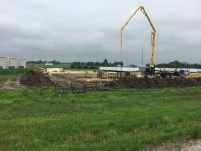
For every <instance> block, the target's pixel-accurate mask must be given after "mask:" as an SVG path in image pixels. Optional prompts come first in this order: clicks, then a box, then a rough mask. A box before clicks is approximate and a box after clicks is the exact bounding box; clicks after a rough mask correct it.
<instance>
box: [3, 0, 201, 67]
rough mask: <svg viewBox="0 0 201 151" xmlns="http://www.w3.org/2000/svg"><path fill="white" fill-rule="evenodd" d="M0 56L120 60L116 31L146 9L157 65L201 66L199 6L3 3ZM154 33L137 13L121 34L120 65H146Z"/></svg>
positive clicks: (62, 0)
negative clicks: (197, 64) (179, 63)
mask: <svg viewBox="0 0 201 151" xmlns="http://www.w3.org/2000/svg"><path fill="white" fill-rule="evenodd" d="M0 4H1V5H0V55H1V56H7V57H17V58H25V59H26V60H39V59H42V60H53V59H56V60H60V61H65V62H72V61H84V62H85V61H99V62H102V61H103V60H104V59H108V61H109V62H116V61H120V35H119V34H120V28H121V27H122V26H123V25H124V24H125V22H126V21H127V19H128V18H129V17H130V16H131V15H132V13H133V12H134V11H135V10H136V9H137V8H138V7H139V6H144V8H145V10H146V11H147V13H148V15H149V17H150V18H151V20H152V22H153V24H154V26H155V28H156V31H157V33H156V46H155V47H156V50H155V61H156V63H164V62H170V61H174V60H179V61H182V62H190V63H200V61H201V53H200V52H201V44H200V39H201V28H200V27H201V20H200V17H201V16H200V14H201V10H200V6H201V1H199V0H194V1H189V0H183V1H182V3H181V1H180V0H175V1H174V2H172V1H169V0H163V1H160V0H153V1H148V2H147V1H146V0H141V1H131V0H125V1H119V0H110V1H108V0H107V1H106V0H96V1H93V0H85V1H81V0H73V1H70V0H43V1H40V0H29V1H27V0H15V1H12V0H1V1H0ZM151 31H152V29H151V27H150V25H149V23H148V22H147V19H146V18H145V17H144V15H143V14H142V13H141V12H138V13H137V14H136V15H135V16H134V17H133V19H132V20H131V21H130V22H129V24H128V25H127V26H126V28H125V29H124V31H123V56H122V57H123V62H125V63H126V64H138V65H139V64H140V63H141V57H142V49H143V52H144V56H143V57H144V63H149V61H150V53H151V44H150V33H151Z"/></svg>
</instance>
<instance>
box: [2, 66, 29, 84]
mask: <svg viewBox="0 0 201 151" xmlns="http://www.w3.org/2000/svg"><path fill="white" fill-rule="evenodd" d="M29 70H31V69H29V68H17V69H1V70H0V83H1V82H3V81H5V80H7V79H9V78H12V77H15V76H18V75H19V74H24V73H26V72H28V71H29Z"/></svg>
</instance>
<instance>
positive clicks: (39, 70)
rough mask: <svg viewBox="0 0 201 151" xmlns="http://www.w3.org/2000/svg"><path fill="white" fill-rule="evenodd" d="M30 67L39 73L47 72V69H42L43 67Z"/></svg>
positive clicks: (31, 65) (32, 65)
mask: <svg viewBox="0 0 201 151" xmlns="http://www.w3.org/2000/svg"><path fill="white" fill-rule="evenodd" d="M30 67H31V68H33V70H34V71H36V72H39V73H44V72H45V71H46V69H45V68H41V67H39V66H36V65H34V64H30Z"/></svg>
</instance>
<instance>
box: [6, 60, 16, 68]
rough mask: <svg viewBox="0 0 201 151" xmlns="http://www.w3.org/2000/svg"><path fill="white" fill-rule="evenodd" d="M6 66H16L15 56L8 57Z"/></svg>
mask: <svg viewBox="0 0 201 151" xmlns="http://www.w3.org/2000/svg"><path fill="white" fill-rule="evenodd" d="M8 68H17V58H9V61H8Z"/></svg>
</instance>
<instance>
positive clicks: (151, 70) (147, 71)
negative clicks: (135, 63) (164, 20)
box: [120, 6, 156, 75]
mask: <svg viewBox="0 0 201 151" xmlns="http://www.w3.org/2000/svg"><path fill="white" fill-rule="evenodd" d="M139 10H141V11H142V13H143V14H144V15H145V17H146V18H147V19H148V22H149V24H150V25H151V28H152V30H153V31H152V32H151V47H152V49H151V60H150V67H149V68H146V69H145V71H144V72H145V75H154V72H155V65H154V46H155V34H156V29H155V28H154V26H153V24H152V22H151V20H150V18H149V16H148V15H147V13H146V11H145V9H144V7H143V6H140V7H139V8H138V9H137V10H136V11H135V12H134V13H133V14H132V15H131V17H130V18H129V19H128V20H127V22H126V23H125V24H124V26H122V28H121V29H120V55H121V62H122V43H123V42H122V32H123V30H124V28H125V27H126V25H128V23H129V21H130V20H131V19H132V18H133V16H134V15H135V14H136V13H137V12H138V11H139Z"/></svg>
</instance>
